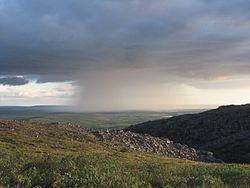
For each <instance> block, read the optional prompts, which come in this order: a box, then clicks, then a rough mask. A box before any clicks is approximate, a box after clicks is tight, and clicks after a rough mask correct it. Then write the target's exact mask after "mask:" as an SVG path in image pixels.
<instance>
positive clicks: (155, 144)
mask: <svg viewBox="0 0 250 188" xmlns="http://www.w3.org/2000/svg"><path fill="white" fill-rule="evenodd" d="M91 133H92V134H94V135H95V136H96V137H97V139H98V140H99V141H101V142H103V144H105V146H108V147H115V146H118V147H122V150H126V151H127V150H137V151H143V152H148V153H154V154H159V155H165V156H169V157H176V158H181V159H187V160H193V161H201V162H216V163H221V162H223V161H222V160H219V159H216V158H214V157H213V154H212V153H211V152H207V151H200V150H196V149H194V148H191V147H188V146H187V145H182V144H180V143H174V142H173V141H170V140H169V139H167V138H159V137H153V136H150V135H146V134H138V133H133V132H129V131H128V132H124V131H123V130H99V131H91Z"/></svg>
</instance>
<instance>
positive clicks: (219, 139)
mask: <svg viewBox="0 0 250 188" xmlns="http://www.w3.org/2000/svg"><path fill="white" fill-rule="evenodd" d="M125 130H127V131H132V132H137V133H146V134H150V135H153V136H158V137H167V138H169V139H171V140H174V141H175V142H180V143H182V144H187V145H189V146H192V147H195V148H199V149H204V150H208V151H212V152H213V153H214V156H215V157H217V158H219V159H222V160H223V161H225V162H236V163H250V105H240V106H235V105H231V106H222V107H219V108H218V109H215V110H209V111H206V112H202V113H199V114H188V115H181V116H176V117H173V118H170V119H161V120H156V121H149V122H145V123H141V124H137V125H134V126H131V127H129V128H127V129H125Z"/></svg>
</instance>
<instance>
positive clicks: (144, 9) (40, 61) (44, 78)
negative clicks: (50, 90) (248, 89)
mask: <svg viewBox="0 0 250 188" xmlns="http://www.w3.org/2000/svg"><path fill="white" fill-rule="evenodd" d="M249 9H250V2H249V1H248V0H221V1H215V0H212V1H208V0H176V1H170V0H167V1H165V0H159V1H153V0H146V1H145V0H136V1H135V0H127V1H124V0H107V1H102V0H83V1H82V0H71V1H61V0H53V1H47V0H36V1H30V0H0V66H1V68H0V75H27V76H31V77H33V78H36V79H38V82H49V81H68V80H77V79H78V77H79V74H80V73H81V74H83V75H85V74H87V75H88V74H91V71H92V70H96V69H104V70H106V69H110V71H112V70H113V69H123V68H134V69H140V68H144V67H147V68H150V67H153V68H155V67H158V68H159V69H160V70H161V72H162V74H174V75H178V76H180V77H190V78H204V79H210V78H212V77H216V76H220V75H232V74H248V73H250V63H249V49H250V34H249V29H250V21H249V18H250V11H249ZM76 75H77V76H76ZM80 77H81V75H80Z"/></svg>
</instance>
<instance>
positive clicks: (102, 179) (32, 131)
mask: <svg viewBox="0 0 250 188" xmlns="http://www.w3.org/2000/svg"><path fill="white" fill-rule="evenodd" d="M1 124H4V125H5V126H3V127H4V128H1V129H0V150H1V152H0V155H1V157H0V185H2V186H9V187H14V186H16V185H18V186H21V187H34V186H37V187H39V186H41V187H53V186H54V187H98V188H99V187H115V188H116V187H250V166H248V165H230V164H207V163H198V162H191V161H184V160H179V159H173V158H166V157H161V156H156V155H149V154H145V153H139V152H124V150H122V149H121V150H119V149H118V150H113V149H108V148H104V147H102V146H100V144H99V143H98V141H97V140H96V139H95V138H94V137H93V136H92V135H90V134H87V133H86V132H83V131H82V129H81V128H78V127H69V126H61V125H58V126H49V125H41V124H27V123H23V124H19V123H15V122H6V121H0V125H1ZM6 125H8V127H7V128H6Z"/></svg>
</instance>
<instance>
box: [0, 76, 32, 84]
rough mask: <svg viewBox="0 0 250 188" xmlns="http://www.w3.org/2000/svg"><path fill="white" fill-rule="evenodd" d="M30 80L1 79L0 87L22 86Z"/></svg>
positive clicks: (21, 78) (15, 77)
mask: <svg viewBox="0 0 250 188" xmlns="http://www.w3.org/2000/svg"><path fill="white" fill-rule="evenodd" d="M28 83H29V80H27V79H25V78H23V77H18V76H14V77H2V78H1V77H0V85H9V86H21V85H25V84H28Z"/></svg>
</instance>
